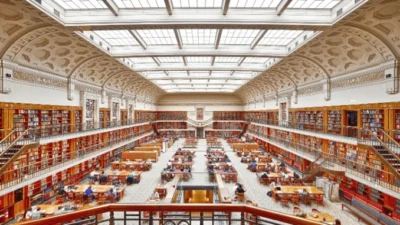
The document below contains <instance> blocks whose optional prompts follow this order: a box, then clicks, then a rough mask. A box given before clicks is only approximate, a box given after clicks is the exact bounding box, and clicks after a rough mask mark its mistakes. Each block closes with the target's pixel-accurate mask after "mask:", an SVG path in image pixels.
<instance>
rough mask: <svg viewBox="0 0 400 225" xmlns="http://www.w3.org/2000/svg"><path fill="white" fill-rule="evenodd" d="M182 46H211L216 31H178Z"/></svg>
mask: <svg viewBox="0 0 400 225" xmlns="http://www.w3.org/2000/svg"><path fill="white" fill-rule="evenodd" d="M179 32H180V34H181V38H182V43H183V44H184V45H213V44H214V42H215V36H216V34H217V29H180V30H179Z"/></svg>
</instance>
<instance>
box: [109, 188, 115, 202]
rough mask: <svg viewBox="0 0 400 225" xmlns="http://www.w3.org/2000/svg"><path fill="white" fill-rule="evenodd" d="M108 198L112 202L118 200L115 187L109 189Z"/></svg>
mask: <svg viewBox="0 0 400 225" xmlns="http://www.w3.org/2000/svg"><path fill="white" fill-rule="evenodd" d="M107 194H108V199H109V200H110V201H111V202H115V201H117V194H116V193H115V192H114V189H113V188H111V189H110V190H109V191H108V193H107Z"/></svg>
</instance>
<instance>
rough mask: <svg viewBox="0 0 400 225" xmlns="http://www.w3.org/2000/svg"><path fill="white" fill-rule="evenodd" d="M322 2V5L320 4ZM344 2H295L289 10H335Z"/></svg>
mask: <svg viewBox="0 0 400 225" xmlns="http://www.w3.org/2000/svg"><path fill="white" fill-rule="evenodd" d="M319 2H320V3H319ZM341 2H343V0H293V1H292V2H291V3H290V4H289V6H288V8H289V9H333V8H334V7H335V6H337V5H338V4H339V3H341Z"/></svg>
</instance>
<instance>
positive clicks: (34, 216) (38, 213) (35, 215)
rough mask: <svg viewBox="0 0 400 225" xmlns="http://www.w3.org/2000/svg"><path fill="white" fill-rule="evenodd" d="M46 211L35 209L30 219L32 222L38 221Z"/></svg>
mask: <svg viewBox="0 0 400 225" xmlns="http://www.w3.org/2000/svg"><path fill="white" fill-rule="evenodd" d="M45 213H46V211H44V210H42V209H41V208H40V207H37V209H36V210H35V211H33V212H32V219H33V220H38V219H40V218H41V217H42V215H44V214H45Z"/></svg>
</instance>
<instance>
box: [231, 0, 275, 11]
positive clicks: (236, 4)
mask: <svg viewBox="0 0 400 225" xmlns="http://www.w3.org/2000/svg"><path fill="white" fill-rule="evenodd" d="M280 2H281V0H268V1H266V0H231V2H230V4H229V8H242V9H243V8H245V9H273V8H276V7H278V5H279V3H280Z"/></svg>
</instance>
